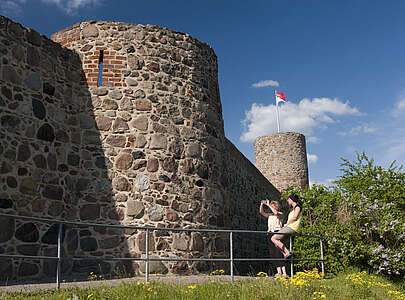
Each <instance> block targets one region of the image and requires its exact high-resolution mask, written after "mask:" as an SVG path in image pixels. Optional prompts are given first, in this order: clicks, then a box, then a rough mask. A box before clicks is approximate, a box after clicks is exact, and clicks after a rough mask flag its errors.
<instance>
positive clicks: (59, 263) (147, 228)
mask: <svg viewBox="0 0 405 300" xmlns="http://www.w3.org/2000/svg"><path fill="white" fill-rule="evenodd" d="M0 217H6V218H12V219H19V220H29V221H37V222H41V223H52V224H58V240H57V245H58V248H57V250H58V251H57V256H40V255H38V256H32V255H14V254H0V258H2V257H4V258H23V259H45V260H46V259H49V260H57V267H56V288H57V289H59V288H60V283H61V267H62V261H63V260H71V261H80V260H86V261H89V260H94V261H145V281H146V282H148V281H149V262H151V261H211V262H220V261H222V262H229V263H230V277H231V281H232V282H235V276H234V262H235V261H280V260H283V259H280V258H242V257H240V258H235V257H234V256H233V234H234V233H253V234H270V235H272V234H277V233H272V232H267V231H256V230H226V229H194V228H164V227H150V226H132V225H114V224H101V223H86V222H75V221H64V220H57V219H48V218H39V217H29V216H18V215H12V214H4V213H0ZM68 225H70V226H72V225H73V226H74V225H76V226H80V227H84V226H87V227H107V228H120V229H137V230H145V231H146V236H145V258H132V257H68V256H65V257H62V235H63V234H62V233H63V226H68ZM158 230H160V231H178V232H212V233H229V258H151V257H149V233H150V232H151V231H158ZM283 235H284V233H283ZM285 235H288V234H285ZM298 236H303V237H310V238H316V239H319V244H320V251H321V258H320V259H310V258H301V259H295V258H293V257H292V256H291V257H290V258H289V259H284V260H285V261H286V262H289V263H290V265H291V276H292V275H293V274H294V262H298V261H315V262H320V263H321V270H322V273H325V266H324V263H325V259H324V253H323V242H322V237H319V236H314V235H309V234H300V235H298ZM292 241H293V239H292V235H290V251H291V252H292V246H293V244H292Z"/></svg>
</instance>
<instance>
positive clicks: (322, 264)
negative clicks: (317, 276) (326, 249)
mask: <svg viewBox="0 0 405 300" xmlns="http://www.w3.org/2000/svg"><path fill="white" fill-rule="evenodd" d="M319 243H320V244H321V260H322V261H321V268H322V273H323V274H324V275H325V265H324V263H323V243H322V238H321V237H320V238H319Z"/></svg>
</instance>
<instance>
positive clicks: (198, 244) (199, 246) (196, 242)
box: [190, 232, 204, 252]
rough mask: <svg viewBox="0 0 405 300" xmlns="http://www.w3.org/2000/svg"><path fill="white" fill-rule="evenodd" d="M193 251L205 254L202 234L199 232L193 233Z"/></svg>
mask: <svg viewBox="0 0 405 300" xmlns="http://www.w3.org/2000/svg"><path fill="white" fill-rule="evenodd" d="M190 250H191V251H198V252H203V251H204V241H203V239H202V237H201V234H199V233H197V232H193V233H192V234H191V246H190Z"/></svg>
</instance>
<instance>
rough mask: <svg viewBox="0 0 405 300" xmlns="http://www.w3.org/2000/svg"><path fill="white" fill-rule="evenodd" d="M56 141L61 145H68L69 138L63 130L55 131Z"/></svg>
mask: <svg viewBox="0 0 405 300" xmlns="http://www.w3.org/2000/svg"><path fill="white" fill-rule="evenodd" d="M56 140H57V141H59V142H62V143H68V142H69V136H68V135H67V133H66V132H64V131H63V130H57V131H56Z"/></svg>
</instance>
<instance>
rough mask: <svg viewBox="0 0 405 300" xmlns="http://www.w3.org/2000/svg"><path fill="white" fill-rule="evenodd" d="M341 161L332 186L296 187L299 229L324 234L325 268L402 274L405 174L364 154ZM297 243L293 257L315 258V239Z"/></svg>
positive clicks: (400, 275)
mask: <svg viewBox="0 0 405 300" xmlns="http://www.w3.org/2000/svg"><path fill="white" fill-rule="evenodd" d="M342 161H343V162H342V163H341V166H342V169H341V171H342V175H341V176H340V177H339V180H337V181H335V182H334V185H333V186H332V187H326V186H322V185H315V186H313V187H312V188H311V189H305V190H304V191H301V192H300V193H301V197H302V199H303V202H304V211H303V218H304V220H303V233H307V234H315V235H320V236H322V237H323V238H324V245H325V256H326V259H328V262H327V264H326V266H327V271H328V272H333V273H337V272H340V271H342V270H345V269H347V268H348V267H353V266H354V267H358V268H360V269H362V270H368V271H370V272H374V273H376V274H383V275H386V276H388V277H390V278H392V279H395V278H397V279H401V278H403V277H404V273H405V271H404V270H405V259H404V256H405V242H404V240H405V239H404V232H405V217H404V210H405V173H403V172H401V168H399V167H397V166H395V165H394V163H393V164H391V166H390V167H389V168H388V169H384V168H382V167H381V166H376V165H375V164H374V161H373V160H372V159H369V158H368V157H367V156H366V155H365V154H364V153H362V154H358V155H357V158H356V160H355V161H354V162H349V161H348V160H346V159H342ZM286 194H287V193H286ZM296 245H297V248H296V250H295V253H296V254H298V256H300V257H310V258H319V251H318V252H317V251H314V249H319V241H316V240H313V239H304V238H297V243H296ZM298 245H299V246H298ZM301 265H303V263H301V264H298V266H301ZM307 267H308V266H306V268H307Z"/></svg>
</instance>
